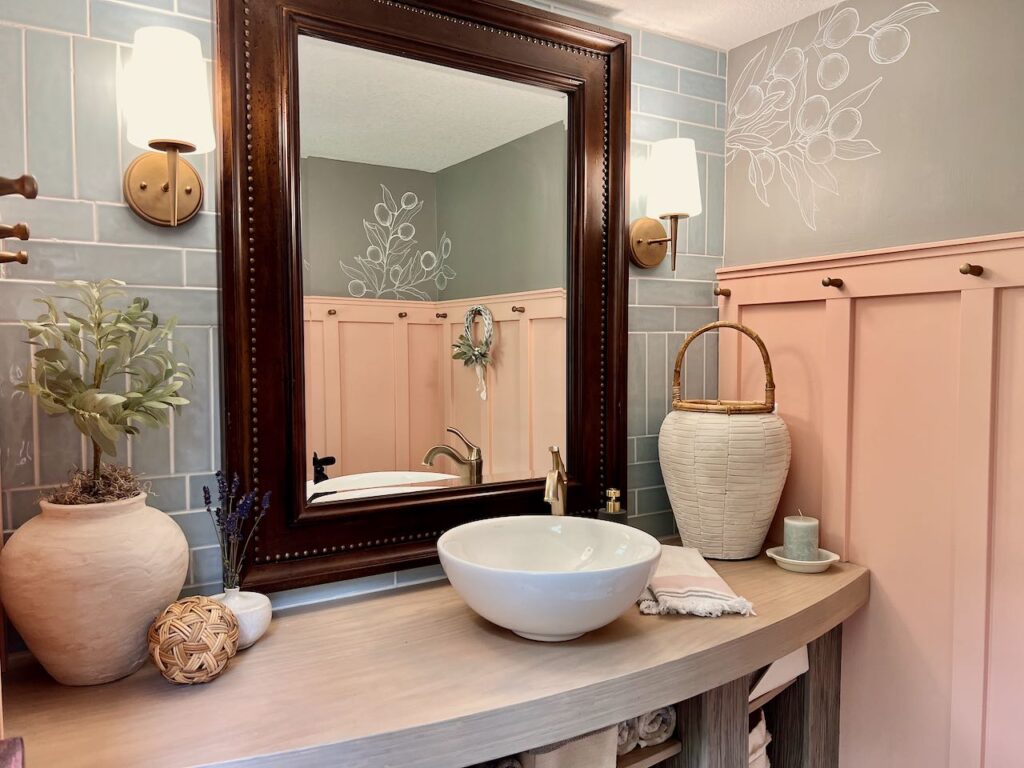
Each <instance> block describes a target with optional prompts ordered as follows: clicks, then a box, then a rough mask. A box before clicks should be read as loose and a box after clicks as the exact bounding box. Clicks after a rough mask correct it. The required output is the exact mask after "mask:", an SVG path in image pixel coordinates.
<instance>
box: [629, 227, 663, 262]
mask: <svg viewBox="0 0 1024 768" xmlns="http://www.w3.org/2000/svg"><path fill="white" fill-rule="evenodd" d="M667 240H668V238H667V237H665V227H664V226H663V225H662V223H661V222H660V221H658V220H657V219H650V218H640V219H635V220H634V221H633V223H632V224H630V225H629V260H630V261H632V262H633V263H634V264H636V265H637V266H638V267H642V268H643V269H653V268H654V267H656V266H658V265H659V264H661V262H662V261H664V259H665V255H666V254H667V253H668V242H667Z"/></svg>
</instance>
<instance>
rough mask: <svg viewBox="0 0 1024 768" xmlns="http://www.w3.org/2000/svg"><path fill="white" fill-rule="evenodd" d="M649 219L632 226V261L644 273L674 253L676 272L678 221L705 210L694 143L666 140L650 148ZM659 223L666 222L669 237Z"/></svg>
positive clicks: (647, 182)
mask: <svg viewBox="0 0 1024 768" xmlns="http://www.w3.org/2000/svg"><path fill="white" fill-rule="evenodd" d="M646 176H647V178H646V186H647V190H646V191H647V216H646V217H643V218H639V219H636V220H635V221H633V223H632V224H630V226H629V258H630V261H632V262H633V263H634V264H636V265H637V266H638V267H641V268H643V269H652V268H654V267H656V266H658V265H659V264H661V262H662V261H663V260H664V258H665V254H666V253H667V252H668V251H669V250H670V249H671V252H672V271H673V272H675V269H676V251H677V250H678V247H679V221H680V219H687V218H690V217H691V216H699V215H700V214H701V213H702V212H703V210H704V208H703V206H702V204H701V197H700V177H699V175H698V173H697V147H696V144H695V143H694V141H693V139H664V140H662V141H659V142H656V143H655V144H654V145H653V146H652V147H651V156H650V158H649V159H648V161H647V174H646ZM659 219H667V220H668V224H669V233H668V235H667V236H666V234H665V227H664V226H663V225H662V223H661V221H659Z"/></svg>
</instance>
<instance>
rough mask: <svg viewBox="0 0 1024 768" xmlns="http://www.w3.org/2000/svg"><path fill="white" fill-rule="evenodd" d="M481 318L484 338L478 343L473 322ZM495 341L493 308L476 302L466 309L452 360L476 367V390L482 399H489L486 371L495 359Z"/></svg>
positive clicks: (453, 347)
mask: <svg viewBox="0 0 1024 768" xmlns="http://www.w3.org/2000/svg"><path fill="white" fill-rule="evenodd" d="M478 317H479V318H480V320H481V321H482V323H483V326H484V337H483V340H482V341H481V342H480V343H479V344H477V343H476V339H475V338H474V336H473V323H474V321H475V320H476V318H478ZM493 343H494V318H493V317H492V316H491V310H489V309H488V308H487V307H485V306H483V305H482V304H476V305H474V306H472V307H470V308H469V309H467V310H466V319H465V324H464V326H463V329H462V335H461V336H459V340H458V341H457V342H456V343H455V344H452V349H453V350H455V351H454V352H452V360H461V361H462V364H463V365H465V366H466V367H467V368H468V367H470V366H472V367H474V368H475V369H476V381H477V384H476V391H477V392H479V393H480V399H481V400H486V399H487V378H486V376H485V375H484V371H485V370H486V368H487V366H488V365H490V364H491V363H492V362H493V360H492V358H491V344H493Z"/></svg>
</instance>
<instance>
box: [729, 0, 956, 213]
mask: <svg viewBox="0 0 1024 768" xmlns="http://www.w3.org/2000/svg"><path fill="white" fill-rule="evenodd" d="M841 5H842V3H840V4H838V5H835V6H833V7H832V8H831V9H827V10H824V11H822V12H821V13H820V14H818V31H817V33H816V34H815V35H814V38H813V40H811V41H810V42H809V43H808V44H806V45H804V46H803V47H800V46H799V45H793V36H794V33H795V32H796V28H797V24H793V25H791V26H789V27H786V28H785V29H783V30H782V31H781V32H779V35H778V37H777V38H776V40H775V44H774V46H773V48H772V51H771V53H770V54H768V47H767V46H765V47H763V48H762V49H761V50H760V51H759V52H758V53H756V54H755V55H754V56H753V58H751V59H750V61H748V62H747V64H746V66H745V67H744V68H743V71H742V72H741V73H740V76H739V77H738V78H737V79H736V83H735V85H734V86H733V89H732V92H731V93H730V95H729V101H728V110H729V123H728V130H727V131H726V137H725V151H726V155H725V161H726V164H731V163H734V162H742V163H746V164H747V180H748V181H749V182H750V185H751V186H752V187H753V188H754V192H755V194H756V195H757V198H758V200H760V201H761V203H762V204H763V205H765V206H767V205H768V185H769V184H771V182H772V180H773V179H774V178H775V176H776V174H778V175H779V176H780V177H781V179H782V182H783V184H784V186H785V187H786V190H787V191H788V192H789V194H790V196H791V197H792V198H793V200H794V201H795V202H796V204H797V205H798V206H799V209H800V215H801V217H802V218H803V220H804V223H805V224H806V225H807V226H808V227H809V228H810V229H812V230H816V229H817V226H816V224H815V213H816V212H817V210H818V203H817V196H818V194H820V193H821V192H828V193H830V194H833V195H838V194H839V185H838V183H837V181H836V177H835V175H834V174H833V172H832V170H831V168H830V166H831V165H832V163H834V162H836V161H842V162H850V161H854V160H863V159H864V158H866V157H871V156H873V155H877V154H879V153H880V152H881V149H879V148H878V147H877V146H875V144H874V143H873V142H872V141H871V140H870V139H867V138H864V137H863V136H861V135H860V132H861V128H862V127H863V123H864V118H863V115H862V113H861V108H862V107H863V106H864V105H865V104H866V103H867V102H868V99H870V98H871V95H872V94H873V93H874V92H875V89H876V88H878V86H879V85H880V84H881V82H882V76H881V75H879V76H878V77H877V78H875V80H874V81H872V82H871V83H869V84H868V85H865V86H864V87H863V88H860V89H858V90H856V91H853V92H852V93H849V94H846V95H843V94H842V92H841V90H840V89H842V86H843V85H844V84H845V83H846V80H847V78H848V77H849V74H850V60H849V58H847V55H846V54H845V53H843V49H844V48H845V47H846V46H847V45H856V44H857V43H858V42H859V41H860V40H866V44H867V52H868V56H870V58H871V61H872V62H874V63H875V64H880V65H889V64H894V63H896V62H898V61H899V60H900V59H902V58H903V56H904V55H906V53H907V50H909V48H910V30H909V29H908V28H907V26H906V25H907V23H908V22H910V21H912V20H913V19H916V18H917V17H919V16H924V15H927V14H931V13H938V12H939V9H938V8H936V7H935V6H934V5H932V4H931V3H928V2H916V3H908V4H906V5H904V6H903V7H901V8H899V9H897V10H895V11H893V12H892V13H890V14H889V15H888V16H886V17H885V18H883V19H879V20H878V21H875V22H873V23H870V24H867V25H865V26H863V27H862V26H861V24H862V20H861V18H860V14H859V13H858V12H857V9H856V8H851V7H849V6H846V7H842V8H841V7H840V6H841ZM811 78H813V84H810V83H809V80H810V79H811ZM812 89H813V90H819V89H820V90H821V91H823V92H824V93H810V92H809V91H811V90H812Z"/></svg>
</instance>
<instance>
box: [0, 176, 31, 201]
mask: <svg viewBox="0 0 1024 768" xmlns="http://www.w3.org/2000/svg"><path fill="white" fill-rule="evenodd" d="M38 194H39V184H37V183H36V177H35V176H30V175H29V174H27V173H26V174H25V175H23V176H19V177H17V178H16V179H7V178H4V177H3V176H0V197H3V196H4V195H21V196H22V197H24V198H25V199H26V200H32V199H33V198H34V197H35V196H36V195H38Z"/></svg>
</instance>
